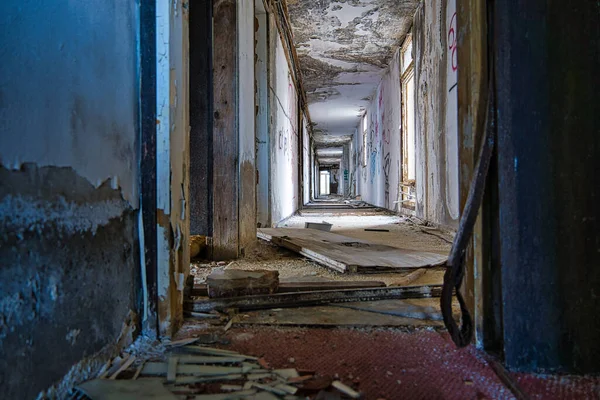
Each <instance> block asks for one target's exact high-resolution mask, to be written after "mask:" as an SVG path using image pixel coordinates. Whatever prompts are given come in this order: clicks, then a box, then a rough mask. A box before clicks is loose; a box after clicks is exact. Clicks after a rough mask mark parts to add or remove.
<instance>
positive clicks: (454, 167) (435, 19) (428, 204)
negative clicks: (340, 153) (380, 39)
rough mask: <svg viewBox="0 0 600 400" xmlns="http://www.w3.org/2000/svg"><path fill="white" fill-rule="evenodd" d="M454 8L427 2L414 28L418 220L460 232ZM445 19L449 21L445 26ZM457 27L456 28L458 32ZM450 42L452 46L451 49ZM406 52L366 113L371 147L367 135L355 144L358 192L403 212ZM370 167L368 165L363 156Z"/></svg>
mask: <svg viewBox="0 0 600 400" xmlns="http://www.w3.org/2000/svg"><path fill="white" fill-rule="evenodd" d="M454 10H455V8H454V2H453V1H450V2H447V3H446V2H445V1H442V0H431V1H428V2H426V3H422V4H421V5H420V6H419V7H418V9H417V12H416V14H415V23H414V26H413V30H412V33H413V49H414V50H413V58H414V65H415V92H416V93H415V99H416V110H415V113H416V126H415V135H416V210H415V214H416V216H418V217H420V218H423V219H426V220H428V221H430V222H433V223H435V224H439V225H444V226H448V227H456V226H457V225H458V216H459V210H458V185H459V183H458V172H459V167H458V141H457V138H458V129H457V98H456V79H457V78H456V67H457V66H456V61H455V60H453V59H452V55H454V56H455V55H456V52H455V48H456V46H455V35H454V33H453V32H454V29H455V28H456V26H455V21H456V18H455V13H454ZM440 15H441V16H442V17H443V18H442V19H440ZM453 24H454V25H453ZM449 40H450V41H451V42H452V43H449ZM401 101H402V100H401V80H400V50H398V51H396V53H395V55H394V57H393V58H392V60H391V62H390V65H389V69H388V71H387V72H386V74H385V75H384V76H383V78H382V80H381V82H380V83H379V85H378V86H377V89H376V91H375V93H374V94H373V96H372V99H371V101H370V103H369V105H368V107H367V111H366V115H367V124H368V125H367V148H366V149H364V148H363V141H362V128H361V127H360V126H359V127H357V129H356V130H355V135H354V138H353V144H354V146H355V148H356V152H355V153H354V154H355V157H356V159H357V161H358V165H357V167H356V169H355V171H356V184H357V187H358V193H359V194H360V195H361V196H362V199H363V200H364V201H366V202H368V203H371V204H374V205H377V206H379V207H385V208H388V209H390V210H393V211H399V208H398V205H397V203H395V202H397V201H398V200H399V191H400V187H399V183H400V177H401V173H402V159H401V157H402V147H401V146H402V142H401V139H402V130H401V123H402V122H401V117H402V103H401ZM365 151H366V154H367V164H366V166H363V165H362V160H363V154H364V153H363V152H365Z"/></svg>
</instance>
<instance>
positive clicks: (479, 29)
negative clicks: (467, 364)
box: [456, 0, 488, 342]
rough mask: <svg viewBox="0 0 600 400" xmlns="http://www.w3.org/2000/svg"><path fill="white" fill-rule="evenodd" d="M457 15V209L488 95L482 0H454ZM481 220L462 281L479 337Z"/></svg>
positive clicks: (467, 184)
mask: <svg viewBox="0 0 600 400" xmlns="http://www.w3.org/2000/svg"><path fill="white" fill-rule="evenodd" d="M456 11H457V18H458V65H460V68H459V69H458V128H459V137H458V140H459V163H460V172H461V173H460V209H461V210H463V209H464V206H465V203H466V201H467V195H468V193H469V187H470V183H471V179H472V176H473V171H474V168H475V157H476V155H477V151H476V150H475V149H478V148H479V146H478V145H479V140H480V138H478V137H476V136H475V135H476V132H483V125H484V123H485V112H486V102H485V99H486V97H487V79H488V75H487V22H486V18H487V16H486V1H485V0H456ZM482 233H483V231H482V222H481V218H478V220H477V222H476V224H475V229H474V233H473V246H470V247H469V249H468V250H467V254H466V261H465V262H466V270H467V273H466V275H465V282H464V285H463V290H464V296H465V300H466V302H467V307H468V308H469V310H471V312H472V313H473V317H474V324H475V337H476V340H477V341H478V342H481V340H482V326H483V299H482V296H483V293H482V292H481V280H480V279H479V280H476V279H475V276H481V269H482V263H483V252H482V239H483V238H482Z"/></svg>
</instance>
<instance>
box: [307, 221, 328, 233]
mask: <svg viewBox="0 0 600 400" xmlns="http://www.w3.org/2000/svg"><path fill="white" fill-rule="evenodd" d="M332 226H333V225H331V224H330V223H328V222H325V221H323V222H306V223H304V228H305V229H317V230H320V231H323V232H329V231H330V230H331V227H332Z"/></svg>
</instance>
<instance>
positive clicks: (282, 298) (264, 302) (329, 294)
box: [184, 285, 442, 348]
mask: <svg viewBox="0 0 600 400" xmlns="http://www.w3.org/2000/svg"><path fill="white" fill-rule="evenodd" d="M441 289H442V287H441V285H428V286H404V287H385V288H369V289H344V290H323V291H314V292H300V293H278V294H272V295H260V296H246V297H231V298H226V299H208V300H196V301H186V302H184V310H185V311H194V312H208V311H212V310H226V309H228V308H237V309H239V310H240V311H243V310H260V309H266V308H283V307H308V306H314V305H320V304H328V303H338V302H349V301H371V300H385V299H410V298H426V297H439V296H440V293H441ZM188 348H189V346H188Z"/></svg>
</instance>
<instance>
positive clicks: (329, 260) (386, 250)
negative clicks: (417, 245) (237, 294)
mask: <svg viewBox="0 0 600 400" xmlns="http://www.w3.org/2000/svg"><path fill="white" fill-rule="evenodd" d="M257 235H258V237H259V238H261V239H264V240H268V241H271V242H272V243H274V244H277V245H278V246H281V247H285V248H287V249H289V250H292V251H295V252H297V253H299V254H302V255H303V256H305V257H308V258H310V259H312V260H314V261H316V262H318V263H320V264H322V265H325V266H327V267H329V268H331V269H333V270H335V271H338V272H342V273H364V274H368V273H378V272H407V271H410V270H413V269H417V268H428V267H437V266H440V265H444V264H445V263H446V260H447V258H448V257H447V256H445V255H441V254H437V253H432V252H426V251H417V250H409V249H401V248H397V247H392V246H386V245H381V244H374V243H370V242H368V241H366V240H361V239H357V238H351V237H348V236H343V235H338V234H335V233H331V232H324V231H319V230H316V229H292V228H264V229H259V230H258V233H257Z"/></svg>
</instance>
